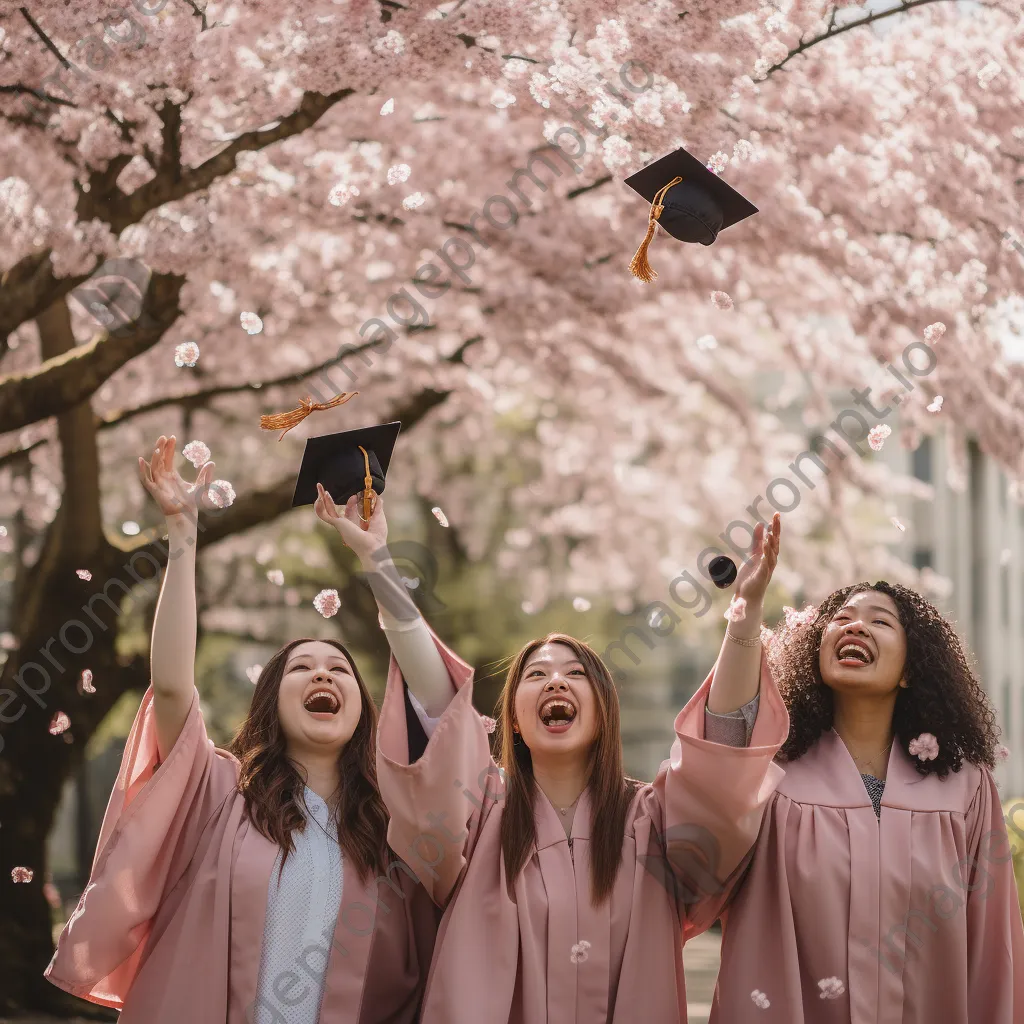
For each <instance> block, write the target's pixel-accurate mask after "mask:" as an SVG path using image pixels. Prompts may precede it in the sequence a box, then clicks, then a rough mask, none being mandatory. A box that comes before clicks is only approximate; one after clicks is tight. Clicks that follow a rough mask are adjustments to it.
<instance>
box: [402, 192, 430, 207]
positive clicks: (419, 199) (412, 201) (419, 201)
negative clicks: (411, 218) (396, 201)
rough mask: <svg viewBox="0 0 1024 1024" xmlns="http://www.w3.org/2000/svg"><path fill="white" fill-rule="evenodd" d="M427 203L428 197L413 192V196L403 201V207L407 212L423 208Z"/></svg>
mask: <svg viewBox="0 0 1024 1024" xmlns="http://www.w3.org/2000/svg"><path fill="white" fill-rule="evenodd" d="M426 201H427V197H426V196H425V195H424V194H423V193H422V192H413V194H412V195H411V196H406V197H405V198H404V199H403V200H402V207H403V209H406V210H415V209H418V208H419V207H421V206H422V205H423V204H424V203H425V202H426Z"/></svg>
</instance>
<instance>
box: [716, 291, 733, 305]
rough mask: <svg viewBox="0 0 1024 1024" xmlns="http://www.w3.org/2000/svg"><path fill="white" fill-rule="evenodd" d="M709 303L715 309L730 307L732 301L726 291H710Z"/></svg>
mask: <svg viewBox="0 0 1024 1024" xmlns="http://www.w3.org/2000/svg"><path fill="white" fill-rule="evenodd" d="M711 304H712V305H713V306H714V307H715V308H716V309H732V306H733V302H732V296H731V295H729V293H728V292H718V291H715V292H712V293H711Z"/></svg>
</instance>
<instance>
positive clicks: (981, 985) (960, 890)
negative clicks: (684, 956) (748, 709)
mask: <svg viewBox="0 0 1024 1024" xmlns="http://www.w3.org/2000/svg"><path fill="white" fill-rule="evenodd" d="M785 769H786V776H785V778H784V779H783V780H782V782H781V783H780V784H779V787H778V789H777V790H776V792H775V794H774V796H773V797H772V802H771V808H770V811H769V813H768V814H767V815H766V816H765V820H764V824H763V826H762V829H761V835H760V837H759V838H758V842H757V846H756V847H755V849H754V852H753V855H752V861H751V864H750V869H749V873H748V874H747V876H746V878H745V879H744V881H743V882H742V884H741V885H740V886H739V887H738V888H737V889H736V891H735V894H734V896H733V901H732V904H731V906H730V908H729V909H728V911H727V912H726V914H725V915H723V942H722V966H721V970H720V972H719V975H718V988H717V991H716V993H715V1000H714V1005H713V1010H712V1013H711V1021H712V1024H735V1022H738V1021H748V1020H749V1021H759V1022H763V1024H771V1022H775V1021H777V1022H780V1024H947V1022H948V1024H1020V1022H1021V1021H1024V928H1022V925H1021V915H1020V909H1019V905H1018V902H1017V891H1016V887H1015V885H1014V879H1013V871H1012V868H1011V864H1010V847H1009V842H1008V838H1007V834H1006V827H1005V824H1004V822H1003V815H1002V810H1001V808H1000V803H999V796H998V793H997V792H996V787H995V783H994V781H993V779H992V776H991V774H990V773H989V772H988V771H987V770H981V769H978V768H976V767H974V766H973V765H965V767H964V768H962V769H961V770H960V771H959V772H956V773H954V774H951V775H948V776H947V777H946V778H945V779H944V780H940V779H938V778H936V777H935V776H933V775H929V776H926V777H922V776H920V775H918V774H917V772H916V771H915V770H914V764H913V761H912V759H911V758H910V757H909V756H908V755H907V754H906V752H905V751H903V750H902V749H900V748H899V746H898V745H897V744H894V745H893V748H892V752H891V753H890V755H889V767H888V770H887V778H886V781H885V791H884V793H883V794H882V813H881V818H880V819H879V818H877V817H876V816H875V812H874V809H873V808H872V806H871V800H870V798H869V797H868V794H867V790H866V789H865V788H864V783H863V780H862V779H861V777H860V772H859V770H858V769H857V766H856V765H855V764H854V761H853V758H852V757H851V756H850V754H849V752H848V751H847V749H846V745H845V744H844V743H843V741H842V739H840V737H839V735H838V734H837V733H836V732H835V730H832V729H830V730H829V731H828V732H827V733H825V734H823V735H822V737H821V738H820V739H819V740H818V741H817V743H815V745H814V746H813V747H812V748H811V749H810V750H809V751H808V752H807V753H806V754H804V756H803V757H801V758H800V759H799V760H797V761H794V762H791V763H788V764H786V766H785ZM826 979H833V980H832V981H831V982H828V981H827V982H826V986H825V988H824V989H823V987H822V986H820V985H819V984H818V983H819V981H823V980H826ZM825 991H827V992H828V993H830V994H829V995H828V996H826V997H825V998H822V995H823V992H825ZM753 992H758V993H761V995H762V996H763V998H764V999H767V1001H768V1003H769V1006H768V1007H767V1008H758V1007H757V1006H756V1005H755V1003H754V1001H753V999H752V998H751V993H753Z"/></svg>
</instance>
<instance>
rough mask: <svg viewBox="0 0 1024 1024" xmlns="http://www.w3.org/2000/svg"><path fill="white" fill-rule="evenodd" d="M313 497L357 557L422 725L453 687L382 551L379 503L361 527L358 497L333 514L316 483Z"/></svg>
mask: <svg viewBox="0 0 1024 1024" xmlns="http://www.w3.org/2000/svg"><path fill="white" fill-rule="evenodd" d="M317 488H318V491H319V497H318V498H317V500H316V504H315V506H314V508H315V510H316V514H317V516H318V517H319V518H320V519H322V520H323V521H324V522H325V523H327V524H328V525H330V526H333V527H334V529H335V530H337V531H338V534H339V535H340V536H341V539H342V540H343V541H344V542H345V543H346V544H347V545H348V546H349V547H350V548H352V550H353V551H355V553H356V554H357V555H358V556H359V562H360V564H361V566H362V568H363V571H364V572H365V573H366V578H367V581H368V582H369V584H370V589H371V590H372V591H373V596H374V598H376V601H377V608H378V610H379V612H380V622H381V625H382V626H383V628H384V634H385V636H386V637H387V638H388V643H389V645H390V646H391V650H392V653H393V654H394V656H395V661H397V662H398V667H399V668H400V669H401V670H402V676H403V678H404V679H405V681H406V683H407V684H408V686H409V692H410V694H411V696H412V697H413V698H414V699H413V706H414V707H416V705H419V708H417V710H418V711H419V710H420V709H422V710H423V712H424V714H423V715H421V716H420V720H421V721H423V724H424V727H425V728H427V729H428V733H429V731H430V726H429V723H428V721H424V718H426V719H428V720H431V721H434V722H435V723H436V720H437V719H439V718H440V717H441V715H442V714H443V713H444V710H445V708H447V707H448V704H449V703H450V702H451V699H452V697H454V696H455V687H454V686H453V685H452V682H451V677H450V676H449V673H448V669H447V667H446V666H445V663H444V661H443V660H442V658H441V655H440V654H439V653H438V650H437V646H436V644H435V643H434V639H433V637H432V636H431V635H430V630H429V629H428V628H427V624H426V622H425V621H424V619H423V616H422V615H420V611H419V609H418V608H417V607H416V605H415V603H414V602H413V600H412V598H410V597H409V592H408V591H407V590H406V588H405V584H403V583H402V577H401V574H400V573H399V571H398V568H397V566H396V565H395V563H394V560H393V559H392V558H391V553H390V552H389V551H388V548H387V537H388V524H387V519H386V518H385V516H384V499H383V498H382V497H380V496H378V497H377V500H376V503H375V505H374V509H373V513H372V514H371V516H370V520H369V523H368V524H367V528H366V529H364V528H363V527H362V526H361V525H360V521H359V505H358V503H359V496H358V495H357V496H354V497H352V498H349V500H348V503H347V504H346V506H345V508H344V510H343V511H342V512H339V511H338V509H337V507H336V506H335V504H334V500H333V499H332V498H331V496H330V494H328V493H327V491H325V490H324V489H323V487H322V486H320V485H319V484H318V485H317Z"/></svg>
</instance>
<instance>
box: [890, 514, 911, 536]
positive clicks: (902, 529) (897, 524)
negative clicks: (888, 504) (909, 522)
mask: <svg viewBox="0 0 1024 1024" xmlns="http://www.w3.org/2000/svg"><path fill="white" fill-rule="evenodd" d="M889 521H890V522H891V523H892V525H893V526H895V527H896V529H897V530H899V531H900V533H904V532H906V529H907V528H906V526H904V525H903V523H902V522H900V520H899V519H897V518H896V516H893V517H892V518H891V519H890V520H889Z"/></svg>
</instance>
